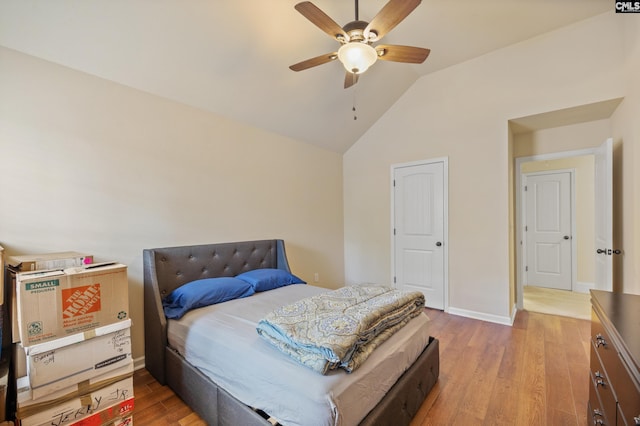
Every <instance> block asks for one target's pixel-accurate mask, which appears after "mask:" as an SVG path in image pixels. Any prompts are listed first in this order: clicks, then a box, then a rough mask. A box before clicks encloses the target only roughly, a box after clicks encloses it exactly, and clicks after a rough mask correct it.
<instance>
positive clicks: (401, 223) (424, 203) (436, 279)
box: [393, 162, 446, 309]
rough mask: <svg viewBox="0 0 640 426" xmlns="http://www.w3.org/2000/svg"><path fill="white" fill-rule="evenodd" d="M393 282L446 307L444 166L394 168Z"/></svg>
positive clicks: (435, 164)
mask: <svg viewBox="0 0 640 426" xmlns="http://www.w3.org/2000/svg"><path fill="white" fill-rule="evenodd" d="M393 180H394V187H393V220H394V224H393V227H394V236H393V238H394V274H395V276H394V282H395V285H396V287H398V288H402V289H407V290H417V291H421V292H422V293H423V294H424V295H425V299H426V305H427V306H428V307H431V308H435V309H444V308H445V252H446V249H445V239H444V237H445V164H444V162H434V163H427V164H417V165H410V166H402V167H395V168H394V172H393Z"/></svg>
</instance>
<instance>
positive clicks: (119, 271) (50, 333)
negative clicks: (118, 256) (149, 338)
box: [16, 263, 129, 348]
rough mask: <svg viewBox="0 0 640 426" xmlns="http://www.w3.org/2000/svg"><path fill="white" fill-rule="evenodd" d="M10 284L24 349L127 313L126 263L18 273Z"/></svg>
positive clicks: (112, 319) (116, 319)
mask: <svg viewBox="0 0 640 426" xmlns="http://www.w3.org/2000/svg"><path fill="white" fill-rule="evenodd" d="M16 287H17V288H16V293H17V311H18V314H17V318H16V320H17V321H18V332H19V335H20V342H21V343H22V346H23V347H25V348H27V347H29V346H31V345H34V344H40V343H43V342H47V341H51V340H54V339H59V338H61V337H64V336H68V335H70V334H75V333H79V332H83V331H86V330H91V329H94V328H96V327H101V326H104V325H108V324H112V323H115V322H118V321H122V320H125V319H126V318H128V316H129V290H128V281H127V267H126V266H125V265H122V264H119V263H113V264H95V265H88V266H84V267H77V268H68V269H65V270H64V271H44V272H23V273H19V274H17V275H16Z"/></svg>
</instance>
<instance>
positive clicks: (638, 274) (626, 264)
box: [611, 16, 640, 294]
mask: <svg viewBox="0 0 640 426" xmlns="http://www.w3.org/2000/svg"><path fill="white" fill-rule="evenodd" d="M632 18H633V17H632V16H622V17H620V18H619V21H620V22H621V23H622V24H623V25H621V28H622V31H623V39H622V44H623V46H624V61H623V63H622V64H621V68H622V76H621V78H622V79H623V82H624V83H625V98H624V100H623V102H622V103H621V104H620V106H619V107H618V108H617V109H616V111H615V113H614V114H613V115H612V117H611V122H612V126H611V127H612V130H613V140H614V144H615V145H614V146H615V150H614V154H613V161H614V172H613V182H614V187H615V188H617V189H616V191H615V192H614V198H613V203H614V214H613V237H614V242H616V243H617V244H618V246H617V247H615V248H618V249H621V250H623V255H622V256H615V257H614V287H615V288H618V289H619V290H622V291H624V292H626V293H635V294H640V224H639V223H638V220H639V219H640V196H639V194H640V120H638V117H640V87H639V85H638V84H636V83H635V82H636V81H637V79H638V70H640V22H639V20H638V19H637V18H636V19H632ZM620 284H621V285H620Z"/></svg>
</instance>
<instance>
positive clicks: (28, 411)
mask: <svg viewBox="0 0 640 426" xmlns="http://www.w3.org/2000/svg"><path fill="white" fill-rule="evenodd" d="M128 377H133V360H131V362H129V363H127V364H125V365H124V366H122V367H118V368H116V369H115V370H111V371H107V372H105V373H103V374H100V375H99V376H94V377H91V378H89V379H87V380H83V381H82V382H80V383H74V384H72V385H71V386H69V387H66V388H63V389H60V390H57V391H55V392H51V393H49V394H47V395H42V396H40V398H37V399H33V393H32V391H31V384H30V383H29V376H23V377H19V378H18V379H17V380H16V388H17V389H16V390H17V392H16V393H17V395H16V416H17V417H18V418H24V417H28V416H30V415H33V414H35V413H38V412H40V411H42V410H44V409H46V408H49V407H52V406H54V405H57V404H59V403H61V402H64V401H66V400H68V399H74V398H80V397H81V396H83V395H85V394H87V393H92V392H95V391H97V390H99V389H101V388H103V387H105V386H109V385H112V384H113V383H117V382H119V381H121V380H124V379H126V378H128Z"/></svg>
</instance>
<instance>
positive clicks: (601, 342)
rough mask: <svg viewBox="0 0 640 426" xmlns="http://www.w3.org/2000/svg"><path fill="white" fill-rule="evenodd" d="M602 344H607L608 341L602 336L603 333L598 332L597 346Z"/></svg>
mask: <svg viewBox="0 0 640 426" xmlns="http://www.w3.org/2000/svg"><path fill="white" fill-rule="evenodd" d="M600 346H607V341H606V340H605V339H604V337H602V334H600V333H598V334H596V348H599V347H600Z"/></svg>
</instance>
